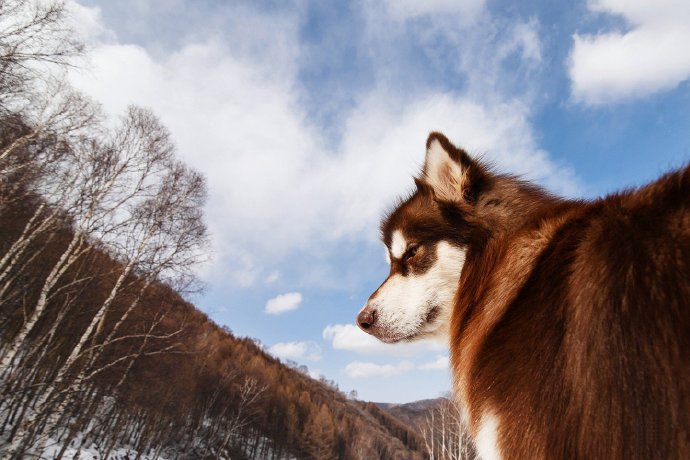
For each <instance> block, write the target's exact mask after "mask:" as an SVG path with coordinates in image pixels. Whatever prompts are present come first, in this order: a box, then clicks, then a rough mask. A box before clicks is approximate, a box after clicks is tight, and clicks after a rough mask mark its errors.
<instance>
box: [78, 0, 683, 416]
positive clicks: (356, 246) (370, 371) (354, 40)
mask: <svg viewBox="0 0 690 460" xmlns="http://www.w3.org/2000/svg"><path fill="white" fill-rule="evenodd" d="M69 5H70V8H71V10H72V13H73V18H74V20H75V24H76V27H77V28H78V29H79V30H80V32H81V33H82V34H83V35H84V37H85V39H86V40H87V42H88V43H89V44H90V58H89V61H88V63H87V64H86V65H85V69H84V70H79V71H75V72H73V73H72V74H71V78H72V80H73V81H74V83H75V85H76V86H77V87H79V88H81V89H82V90H83V91H85V92H86V93H88V94H90V95H92V96H93V97H94V98H95V99H97V100H99V101H101V102H102V103H103V105H104V107H105V109H106V110H107V111H108V112H109V113H111V114H113V115H117V114H118V113H121V112H122V110H123V109H124V108H125V107H126V105H127V104H130V103H135V104H140V105H143V106H147V107H151V108H152V109H154V111H155V112H156V113H157V114H158V115H159V116H160V117H161V119H162V120H163V122H164V123H165V124H166V125H167V126H168V127H169V128H170V130H171V132H172V135H173V137H174V139H175V141H176V143H177V145H178V148H179V155H180V156H181V157H182V158H183V159H184V160H185V161H187V162H188V163H189V164H191V165H193V166H194V167H196V168H197V169H199V170H201V171H202V172H203V173H204V174H205V175H206V176H207V178H208V182H209V189H210V199H209V204H208V206H207V216H208V222H209V226H210V229H211V231H212V235H213V237H212V240H213V253H212V256H213V258H212V262H210V263H209V264H207V265H205V266H204V267H202V268H201V269H200V276H201V277H202V279H203V280H204V281H205V283H206V286H207V289H206V293H205V294H204V295H203V296H199V297H197V298H196V299H194V300H195V302H196V304H197V305H198V306H199V307H200V308H202V309H203V310H205V311H206V312H208V313H209V315H210V316H211V317H212V318H213V319H214V320H215V321H216V322H218V323H220V324H225V325H227V326H228V327H229V328H230V329H232V330H233V331H234V332H235V333H236V334H238V335H241V336H251V337H255V338H257V339H259V340H260V341H261V342H262V343H263V344H264V346H265V347H266V349H267V350H269V351H271V352H272V353H274V354H276V355H279V356H281V357H283V358H285V359H292V360H294V361H296V362H299V363H300V364H304V365H306V366H308V367H309V369H310V370H311V371H312V372H313V373H315V374H317V375H319V374H320V375H324V376H325V377H326V378H328V379H332V380H335V381H336V382H338V384H339V385H340V387H341V388H342V389H343V390H345V391H349V390H352V389H356V390H357V391H358V393H359V396H360V398H362V399H367V400H375V401H386V402H405V401H413V400H417V399H421V398H429V397H436V396H438V395H439V394H441V393H442V392H444V391H447V390H448V389H449V388H450V377H449V373H448V370H447V350H446V348H445V345H444V344H434V343H420V344H417V345H403V346H389V345H383V344H379V343H377V342H376V341H374V340H373V339H371V338H369V337H367V336H365V335H364V334H363V333H360V332H359V331H358V330H357V329H356V328H355V327H354V324H353V321H354V317H355V315H356V313H357V312H358V311H359V309H360V308H361V306H362V305H363V304H364V302H365V301H366V299H367V297H368V296H369V294H370V293H371V292H372V291H373V290H374V289H375V288H376V287H377V286H378V284H379V283H380V282H381V281H382V280H383V278H384V277H385V275H386V273H387V266H386V263H385V260H384V252H383V246H382V245H381V244H380V243H379V242H378V220H379V218H380V216H381V214H382V213H383V212H384V211H385V210H386V209H387V208H388V207H389V206H391V205H392V204H393V202H394V200H395V198H396V197H397V196H399V195H402V194H404V193H406V192H407V191H408V190H410V188H411V187H412V180H411V178H412V175H413V174H414V173H415V172H416V171H417V169H418V168H419V165H420V163H421V161H422V160H423V155H424V142H425V139H426V135H427V134H428V132H430V131H432V130H441V131H443V132H445V133H446V134H447V135H448V136H449V137H450V138H451V140H453V141H454V142H455V143H456V144H458V145H461V146H463V147H465V148H466V149H468V150H469V151H470V152H472V153H473V154H475V155H481V156H483V157H484V158H487V159H489V160H491V161H492V162H494V163H495V164H496V165H497V166H498V167H499V168H500V169H502V170H504V171H507V172H513V173H517V174H521V175H523V176H524V177H526V178H529V179H531V180H534V181H537V182H539V183H540V184H542V185H544V186H546V187H548V188H549V189H551V190H552V191H554V192H556V193H560V194H563V195H566V196H573V197H575V196H577V197H587V198H594V197H597V196H600V195H604V194H606V193H609V192H611V191H615V190H617V189H620V188H623V187H629V186H635V185H640V184H643V183H645V182H647V181H650V180H652V179H653V178H654V177H656V176H658V175H659V174H660V173H662V172H664V171H667V170H669V169H671V168H673V167H678V166H680V165H682V164H683V163H684V162H687V161H688V159H690V110H689V109H690V83H689V81H688V79H689V77H690V50H689V49H688V47H687V43H690V4H689V3H688V2H687V0H664V1H658V2H654V4H653V5H651V2H647V1H643V0H630V1H625V2H624V1H620V0H598V1H584V0H583V1H578V2H552V1H525V2H519V3H516V2H511V1H484V0H460V1H450V0H430V1H426V2H413V1H411V0H398V1H393V0H385V1H373V0H361V1H352V2H344V1H343V2H320V1H315V0H314V1H310V0H301V1H286V2H256V1H246V2H243V1H236V2H224V1H219V0H216V1H211V0H205V1H204V0H149V1H146V0H120V1H117V2H112V1H105V0H80V1H79V2H78V3H77V2H75V1H70V2H69ZM650 5H651V6H650Z"/></svg>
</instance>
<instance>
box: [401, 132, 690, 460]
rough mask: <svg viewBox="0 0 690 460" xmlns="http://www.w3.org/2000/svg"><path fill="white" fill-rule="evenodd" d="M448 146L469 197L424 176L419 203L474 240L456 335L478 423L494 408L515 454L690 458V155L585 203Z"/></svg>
mask: <svg viewBox="0 0 690 460" xmlns="http://www.w3.org/2000/svg"><path fill="white" fill-rule="evenodd" d="M433 142H438V143H440V144H441V145H442V146H443V149H444V150H445V151H446V152H448V155H449V157H450V159H451V161H453V162H455V163H457V164H460V165H461V166H462V171H463V177H462V178H460V179H458V178H455V179H454V180H453V179H452V178H450V179H451V182H452V183H451V184H450V189H452V187H456V188H457V187H460V188H461V190H460V192H461V193H458V194H456V195H453V194H452V193H449V192H448V190H449V189H448V188H447V189H445V190H444V189H443V187H441V189H439V187H438V182H439V180H438V178H437V180H436V182H435V183H434V182H433V181H430V180H427V179H428V178H425V177H424V176H422V178H421V179H418V190H417V192H416V194H415V196H413V197H412V198H411V199H410V200H408V202H407V203H406V204H405V205H406V206H409V205H410V204H411V203H414V202H415V201H416V200H424V199H426V200H428V199H429V198H430V197H431V198H433V200H434V201H435V203H436V204H437V205H438V207H439V212H440V214H441V215H442V216H443V219H444V222H445V224H446V225H450V226H451V227H452V228H453V229H454V235H453V238H455V239H456V240H458V241H461V242H462V244H464V245H465V247H466V250H467V256H466V261H465V264H464V267H463V269H462V275H461V278H460V285H459V289H458V292H457V295H456V298H455V305H454V310H453V313H452V320H451V327H450V334H451V337H450V346H451V363H452V371H453V377H454V384H455V392H456V395H457V396H458V399H459V400H460V401H461V402H462V403H463V404H464V405H465V407H466V409H467V417H468V422H469V425H470V428H471V430H473V431H474V433H475V434H477V430H478V429H479V427H480V426H481V425H482V421H483V419H484V418H485V417H487V415H490V416H491V417H493V418H494V420H495V421H496V422H497V423H496V427H497V429H496V433H495V440H496V444H497V450H498V452H499V453H500V455H501V457H503V458H510V459H528V458H529V459H556V458H564V459H576V458H581V459H652V458H655V459H657V458H658V459H689V458H690V167H685V168H683V169H681V170H678V171H675V172H672V173H669V174H666V175H665V176H663V177H661V178H660V179H658V180H657V181H655V182H653V183H651V184H649V185H647V186H644V187H641V188H638V189H633V190H628V191H625V192H622V193H617V194H613V195H610V196H607V197H605V198H601V199H598V200H594V201H589V202H585V201H569V200H563V199H558V198H555V197H553V196H551V195H549V194H547V193H545V192H543V191H541V190H540V189H538V188H536V187H534V186H531V185H529V184H526V183H524V182H521V181H519V180H517V179H515V178H513V177H510V176H502V175H498V174H495V173H493V172H491V171H490V170H489V169H488V168H486V167H484V166H482V165H481V164H480V163H477V162H475V161H473V160H471V159H470V157H469V156H468V155H467V154H466V153H465V152H464V151H462V150H461V149H458V148H456V147H455V146H453V145H452V144H451V143H450V142H449V141H448V140H447V139H446V138H445V137H444V136H443V135H441V134H438V133H432V135H431V136H430V137H429V141H428V142H427V147H429V145H430V144H431V143H433ZM445 172H446V173H448V175H450V174H451V171H450V170H448V171H445ZM441 177H443V174H441ZM447 179H448V178H447ZM429 183H432V185H429Z"/></svg>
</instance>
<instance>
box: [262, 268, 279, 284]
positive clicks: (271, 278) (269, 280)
mask: <svg viewBox="0 0 690 460" xmlns="http://www.w3.org/2000/svg"><path fill="white" fill-rule="evenodd" d="M279 279H280V272H279V271H278V270H274V271H272V272H271V273H269V274H268V275H267V276H266V279H265V280H264V282H265V283H266V284H273V283H275V282H276V281H278V280H279Z"/></svg>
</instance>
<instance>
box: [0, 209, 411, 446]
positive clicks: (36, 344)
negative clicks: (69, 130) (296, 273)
mask: <svg viewBox="0 0 690 460" xmlns="http://www.w3.org/2000/svg"><path fill="white" fill-rule="evenodd" d="M28 204H29V203H28V202H26V201H24V202H23V204H22V205H21V206H12V207H11V208H9V209H7V208H6V209H5V210H4V211H3V219H2V220H1V222H2V224H0V243H1V244H2V248H3V251H6V249H7V247H8V246H10V244H11V243H12V242H13V241H16V239H17V237H18V235H19V234H20V233H21V231H22V230H23V229H24V228H25V226H26V224H27V223H28V222H29V220H30V219H31V217H32V216H34V215H35V210H36V209H37V207H36V203H33V204H32V205H31V206H29V205H28ZM71 235H72V231H70V230H69V229H61V230H60V231H57V232H56V233H52V232H50V233H46V234H45V235H42V236H41V237H40V238H39V237H37V238H36V239H35V240H34V241H33V243H32V245H31V248H30V249H28V250H27V254H26V257H27V259H28V260H27V261H26V264H23V265H22V271H21V272H19V271H18V272H17V273H16V274H15V273H14V272H12V274H11V275H10V277H11V278H13V279H15V280H16V281H15V282H13V283H12V287H13V288H12V289H10V291H9V293H8V295H7V297H4V298H3V301H2V304H1V306H2V310H1V314H2V317H1V318H2V332H3V335H2V338H3V352H6V350H7V347H8V345H9V343H10V340H9V339H11V338H12V337H13V336H16V334H17V331H18V330H19V329H20V328H21V325H22V324H23V322H24V320H25V316H26V310H24V309H23V308H21V306H23V305H31V304H33V303H34V302H35V301H36V299H37V297H38V295H39V294H40V293H39V291H40V288H41V286H42V285H43V283H44V282H45V278H44V274H45V273H46V272H48V270H49V269H50V268H51V267H52V266H54V264H55V263H56V261H57V259H58V257H59V255H60V254H61V253H62V251H64V248H65V247H66V245H67V243H68V241H70V240H71V238H72V236H71ZM37 253H39V254H40V257H33V255H34V254H37ZM122 269H123V266H122V263H121V262H118V261H116V260H114V259H112V258H111V257H109V256H108V255H107V254H105V253H104V252H103V251H102V250H100V249H95V248H91V249H90V250H89V251H86V252H85V253H84V255H83V258H80V262H76V263H75V264H74V266H73V268H72V269H70V270H67V271H66V272H65V273H64V274H63V276H62V278H61V280H60V281H59V282H58V283H57V284H56V287H55V288H54V289H55V291H56V295H54V296H52V299H51V301H50V302H49V305H48V306H47V307H46V310H45V313H44V314H43V317H42V319H41V320H40V321H39V322H38V323H37V326H35V328H34V330H33V331H32V333H31V334H30V335H29V337H28V339H27V340H26V341H25V343H24V344H23V347H22V351H21V353H20V355H21V357H20V359H18V360H17V362H16V363H15V365H14V366H13V367H12V368H11V369H9V370H6V372H5V374H4V375H3V407H2V410H3V412H2V415H3V419H2V420H1V422H2V429H3V438H4V439H5V440H6V441H7V442H11V441H12V440H13V438H14V437H16V436H22V437H23V439H24V441H25V444H26V445H25V446H24V448H25V449H29V450H31V449H35V448H39V447H41V446H40V445H37V443H39V444H40V442H41V439H42V438H41V436H47V437H48V438H46V439H47V440H45V441H43V442H44V444H46V445H50V444H52V443H57V444H58V445H59V446H60V447H61V448H62V447H64V448H65V449H67V448H68V447H69V446H70V445H71V446H72V447H74V446H75V443H74V437H75V436H76V435H77V433H80V434H81V435H80V436H79V441H80V442H83V443H85V444H86V446H89V445H91V444H95V445H98V446H99V451H100V453H101V456H102V458H107V457H108V454H109V452H110V451H111V450H112V449H113V448H114V447H116V446H129V447H131V449H132V450H133V451H136V452H156V453H157V454H160V455H162V456H164V457H168V458H178V457H180V456H182V455H183V454H184V455H185V456H187V455H192V456H197V457H199V458H204V457H209V458H218V457H232V458H245V457H246V458H285V457H289V456H294V457H297V458H424V455H423V451H424V442H423V439H422V438H421V436H420V435H419V434H418V433H415V432H414V431H413V430H411V429H410V428H409V427H408V426H407V425H405V424H404V423H402V422H400V421H399V420H397V419H396V418H395V417H393V416H391V415H389V414H387V413H386V412H384V411H382V410H381V409H380V408H379V407H377V406H376V405H374V404H371V403H364V402H359V401H354V400H348V399H347V398H346V397H345V396H344V395H343V394H342V393H341V392H339V391H338V390H337V389H336V388H334V387H333V386H332V384H331V383H329V382H326V381H321V382H319V381H315V380H313V379H312V378H310V377H309V376H308V375H305V374H303V373H302V372H300V371H299V370H297V369H293V368H290V367H288V366H285V365H283V364H282V363H280V361H278V360H277V359H275V358H273V357H271V356H270V355H268V354H266V353H265V352H264V351H263V350H262V349H261V348H260V347H259V346H258V345H257V344H256V343H255V342H254V341H253V340H251V339H248V338H243V339H240V338H236V337H234V336H233V335H232V334H231V333H230V332H229V331H228V330H227V329H225V328H222V327H219V326H217V325H216V324H214V323H212V322H211V321H210V320H209V319H208V318H207V317H206V316H205V315H204V314H203V313H201V312H199V311H198V310H196V309H195V308H194V307H193V306H192V305H191V304H189V303H188V302H185V301H184V300H183V299H182V298H181V297H180V296H179V295H178V294H176V293H175V292H174V291H173V290H172V289H171V288H170V287H168V286H165V285H164V284H161V283H158V282H156V283H152V284H151V285H149V286H148V287H147V288H146V289H145V290H144V292H143V293H141V294H140V291H141V287H142V284H141V283H142V281H141V280H140V279H137V278H136V277H134V276H132V277H131V279H128V280H127V282H126V284H127V286H130V287H129V288H127V289H123V290H122V291H121V292H119V293H118V295H116V296H115V298H114V300H113V302H112V303H111V305H110V307H109V309H108V313H107V315H106V317H105V318H106V320H105V321H104V324H103V325H102V327H101V329H100V333H95V332H94V333H93V335H92V336H91V337H90V338H89V340H88V341H87V343H88V346H87V347H84V348H83V349H84V350H85V351H84V352H82V353H81V354H80V356H79V359H77V360H76V361H75V362H74V363H72V364H71V367H70V368H68V369H65V366H66V365H67V361H66V360H67V359H68V357H69V356H70V355H71V354H72V353H73V351H74V349H75V346H76V345H77V344H78V343H79V339H80V337H81V336H82V335H83V333H84V331H85V330H86V328H87V327H88V325H89V324H91V322H92V320H93V317H94V315H95V314H97V313H98V310H99V306H101V305H102V304H103V302H104V300H105V299H106V298H107V296H108V295H109V293H110V291H111V289H112V286H113V285H114V284H115V282H116V280H117V277H118V273H120V272H121V271H122ZM85 274H88V275H87V276H84V275H85ZM19 278H21V282H20V281H19ZM19 296H21V298H22V299H24V300H23V301H22V302H21V303H20V302H17V301H16V300H17V298H18V297H19ZM134 300H136V306H135V307H134V308H133V309H132V308H131V306H132V304H133V301H134ZM86 350H88V351H86ZM50 386H57V389H56V390H55V391H54V394H53V395H52V396H51V399H50V400H48V401H46V402H43V403H42V405H41V406H36V402H37V401H38V402H40V401H42V400H43V399H44V397H43V395H44V391H45V388H47V387H50ZM65 389H67V390H68V391H64V390H65ZM56 408H61V411H60V413H56V412H55V410H56ZM62 411H64V412H62ZM55 416H57V418H55V419H52V418H53V417H55ZM27 421H31V422H32V423H28V424H27V423H26V422H27ZM43 424H46V425H45V426H44V427H43V428H41V426H42V425H43ZM32 446H33V447H32ZM44 447H45V446H44ZM58 452H59V449H58ZM152 455H154V456H155V454H152Z"/></svg>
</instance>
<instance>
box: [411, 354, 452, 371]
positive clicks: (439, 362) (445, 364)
mask: <svg viewBox="0 0 690 460" xmlns="http://www.w3.org/2000/svg"><path fill="white" fill-rule="evenodd" d="M449 366H450V360H449V359H448V356H445V355H438V356H437V357H436V359H435V360H433V361H430V362H428V363H424V364H420V365H419V366H417V368H418V369H423V370H439V369H448V368H449Z"/></svg>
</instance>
